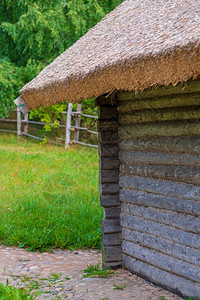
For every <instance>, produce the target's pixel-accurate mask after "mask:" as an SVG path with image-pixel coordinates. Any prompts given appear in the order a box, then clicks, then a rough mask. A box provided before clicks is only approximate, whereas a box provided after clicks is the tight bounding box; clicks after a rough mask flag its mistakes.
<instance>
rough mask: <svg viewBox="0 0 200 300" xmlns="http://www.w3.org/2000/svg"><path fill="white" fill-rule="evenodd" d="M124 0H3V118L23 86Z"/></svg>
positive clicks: (0, 66) (0, 63)
mask: <svg viewBox="0 0 200 300" xmlns="http://www.w3.org/2000/svg"><path fill="white" fill-rule="evenodd" d="M121 2H122V0H104V1H99V0H65V1H64V0H62V1H61V0H18V1H12V0H2V1H1V3H0V58H1V60H0V87H2V89H1V93H0V101H1V109H0V117H2V116H5V115H6V114H7V112H8V110H9V109H11V108H12V105H13V100H14V99H15V98H16V97H17V96H18V94H19V89H20V87H22V86H23V85H25V84H26V83H27V82H28V81H30V80H31V79H32V78H34V77H35V76H36V75H37V74H38V73H39V72H40V71H41V70H42V69H43V68H44V67H45V66H46V65H48V64H49V63H50V62H51V61H52V60H53V59H55V58H56V57H57V56H58V55H59V54H61V53H62V52H63V51H64V50H65V49H66V48H68V47H70V46H71V45H72V44H73V43H74V42H75V41H76V40H77V39H79V38H80V37H81V36H82V35H84V34H85V33H86V32H87V31H88V30H89V29H90V28H91V27H93V26H94V25H95V24H96V23H97V22H98V21H100V20H101V19H102V17H104V16H105V14H106V13H108V12H109V11H111V10H113V9H114V8H115V7H116V6H117V5H118V4H120V3H121Z"/></svg>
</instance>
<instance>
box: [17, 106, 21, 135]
mask: <svg viewBox="0 0 200 300" xmlns="http://www.w3.org/2000/svg"><path fill="white" fill-rule="evenodd" d="M21 135H22V121H21V111H20V109H19V107H18V108H17V136H18V137H20V136H21Z"/></svg>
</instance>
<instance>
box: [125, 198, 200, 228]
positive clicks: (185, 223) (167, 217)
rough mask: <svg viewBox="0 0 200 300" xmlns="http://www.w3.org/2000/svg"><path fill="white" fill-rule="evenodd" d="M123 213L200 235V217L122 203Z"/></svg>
mask: <svg viewBox="0 0 200 300" xmlns="http://www.w3.org/2000/svg"><path fill="white" fill-rule="evenodd" d="M121 211H122V212H123V213H125V214H128V215H131V216H136V217H140V218H143V219H146V220H151V221H154V222H157V223H160V224H166V225H169V226H173V227H175V228H178V229H181V230H184V231H187V232H193V233H200V217H194V216H191V215H188V214H184V213H177V212H174V211H171V210H169V211H168V210H163V209H158V208H153V207H144V206H138V205H134V204H128V203H121Z"/></svg>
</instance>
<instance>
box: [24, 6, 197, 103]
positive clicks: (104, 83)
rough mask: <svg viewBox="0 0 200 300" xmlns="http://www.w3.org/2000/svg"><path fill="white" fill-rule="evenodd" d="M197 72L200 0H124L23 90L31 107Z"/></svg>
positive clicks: (155, 83) (163, 81) (185, 77)
mask: <svg viewBox="0 0 200 300" xmlns="http://www.w3.org/2000/svg"><path fill="white" fill-rule="evenodd" d="M199 75H200V0H125V1H124V2H123V3H122V4H121V5H119V6H118V7H117V8H116V9H115V10H114V11H113V12H111V13H110V14H108V15H107V16H106V17H105V18H104V19H103V20H102V21H101V22H99V23H98V24H97V25H96V26H95V27H93V28H92V29H91V30H89V31H88V33H86V34H85V35H84V36H83V37H82V38H80V39H79V40H78V41H77V42H76V43H75V44H74V45H73V46H72V47H70V48H69V49H67V50H66V51H65V52H64V53H63V54H61V55H60V56H59V57H58V58H56V59H55V60H54V61H53V62H52V63H51V64H50V65H49V66H47V67H46V68H45V69H44V70H43V71H42V72H41V73H40V74H39V75H38V76H37V77H36V78H35V79H33V80H32V81H31V82H30V83H28V84H26V85H25V86H24V88H23V89H22V90H21V97H22V98H23V100H24V101H25V102H26V103H27V105H28V106H29V108H35V107H38V106H42V105H49V104H54V103H58V102H61V101H63V100H66V101H71V102H75V101H79V100H82V99H84V98H90V97H92V96H99V95H102V94H104V93H108V92H110V91H112V90H129V91H130V90H136V91H138V90H143V89H145V88H148V87H152V86H155V87H156V86H158V85H169V84H170V83H172V84H176V83H178V82H184V81H187V80H188V79H190V78H193V79H195V78H197V77H198V76H199Z"/></svg>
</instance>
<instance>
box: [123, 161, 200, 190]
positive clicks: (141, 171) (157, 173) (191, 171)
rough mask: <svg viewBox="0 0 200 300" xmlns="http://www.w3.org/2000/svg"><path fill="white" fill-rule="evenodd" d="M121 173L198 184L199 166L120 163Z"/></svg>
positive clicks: (199, 178) (199, 177)
mask: <svg viewBox="0 0 200 300" xmlns="http://www.w3.org/2000/svg"><path fill="white" fill-rule="evenodd" d="M120 173H121V175H135V176H140V177H148V178H155V179H162V180H173V181H178V182H185V183H192V184H197V185H200V168H195V167H187V166H186V167H185V166H165V165H153V164H147V165H141V164H134V165H128V164H125V163H122V164H121V165H120Z"/></svg>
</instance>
